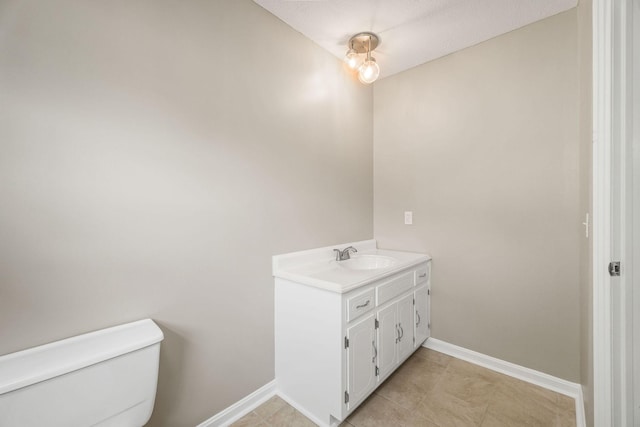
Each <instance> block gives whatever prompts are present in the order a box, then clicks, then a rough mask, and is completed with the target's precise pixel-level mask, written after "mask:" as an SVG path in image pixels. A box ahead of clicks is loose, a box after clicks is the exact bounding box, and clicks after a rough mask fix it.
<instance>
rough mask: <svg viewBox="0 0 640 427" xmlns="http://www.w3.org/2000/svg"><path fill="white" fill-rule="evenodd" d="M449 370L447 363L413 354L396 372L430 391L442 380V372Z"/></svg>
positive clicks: (422, 388) (425, 390) (396, 374)
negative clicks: (443, 363)
mask: <svg viewBox="0 0 640 427" xmlns="http://www.w3.org/2000/svg"><path fill="white" fill-rule="evenodd" d="M446 370H447V366H446V365H442V364H438V363H436V362H434V361H432V360H429V359H423V358H420V357H415V356H412V357H411V358H409V359H408V360H407V361H406V362H405V363H404V364H403V365H402V366H401V367H400V368H398V370H397V371H396V373H395V374H394V375H395V376H399V377H404V378H405V379H406V380H407V381H410V382H411V383H412V384H414V385H415V386H416V387H417V388H418V389H420V390H422V391H423V392H425V393H426V392H428V391H429V390H431V389H433V388H434V387H435V386H436V385H437V384H438V381H440V378H441V377H442V374H444V372H445V371H446Z"/></svg>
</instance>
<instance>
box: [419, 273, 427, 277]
mask: <svg viewBox="0 0 640 427" xmlns="http://www.w3.org/2000/svg"><path fill="white" fill-rule="evenodd" d="M418 277H420V278H422V277H427V273H422V274H420V275H419V276H418Z"/></svg>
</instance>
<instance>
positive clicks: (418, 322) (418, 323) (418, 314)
mask: <svg viewBox="0 0 640 427" xmlns="http://www.w3.org/2000/svg"><path fill="white" fill-rule="evenodd" d="M416 316H417V317H418V321H417V322H416V326H418V325H420V313H418V310H416Z"/></svg>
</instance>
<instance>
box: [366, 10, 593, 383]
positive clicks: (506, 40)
mask: <svg viewBox="0 0 640 427" xmlns="http://www.w3.org/2000/svg"><path fill="white" fill-rule="evenodd" d="M579 83H580V63H579V53H578V32H577V11H576V9H572V10H570V11H567V12H565V13H562V14H559V15H556V16H554V17H551V18H548V19H545V20H543V21H540V22H537V23H534V24H531V25H529V26H527V27H524V28H522V29H519V30H516V31H513V32H511V33H508V34H506V35H503V36H500V37H497V38H495V39H492V40H489V41H487V42H485V43H482V44H479V45H477V46H474V47H471V48H468V49H465V50H463V51H460V52H457V53H454V54H452V55H449V56H447V57H444V58H441V59H438V60H435V61H432V62H430V63H427V64H424V65H422V66H419V67H416V68H413V69H411V70H408V71H405V72H403V73H401V74H398V75H395V76H392V77H389V78H386V79H384V80H381V81H380V82H377V83H376V85H375V87H374V237H375V238H376V239H378V241H379V243H380V246H381V247H385V248H397V249H405V250H414V251H420V252H427V253H429V254H431V255H432V256H433V259H434V261H433V271H434V275H433V291H432V294H433V297H432V298H433V299H432V335H433V336H434V337H435V338H438V339H441V340H444V341H447V342H449V343H452V344H456V345H459V346H462V347H465V348H469V349H472V350H475V351H478V352H480V353H484V354H488V355H491V356H494V357H497V358H499V359H503V360H507V361H510V362H513V363H516V364H519V365H522V366H526V367H529V368H532V369H536V370H539V371H542V372H546V373H549V374H551V375H555V376H558V377H560V378H564V379H567V380H570V381H575V382H580V355H581V347H580V321H581V305H580V298H581V288H580V274H581V268H584V266H582V267H581V264H580V253H581V252H580V250H581V247H582V246H581V245H582V240H581V239H584V237H583V236H584V234H583V233H584V231H583V228H582V226H581V225H580V223H581V222H582V221H583V214H584V211H583V209H584V206H583V205H584V204H581V199H580V197H581V194H583V190H584V185H586V183H585V182H584V176H583V175H581V169H580V166H581V164H580V162H581V157H580V153H581V147H582V144H583V142H581V139H580V132H579V126H580V122H579V119H580V118H579V102H580V96H579V89H580V84H579ZM587 144H588V142H587ZM404 211H413V221H414V225H412V226H406V225H403V212H404Z"/></svg>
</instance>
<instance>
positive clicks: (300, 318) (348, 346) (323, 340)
mask: <svg viewBox="0 0 640 427" xmlns="http://www.w3.org/2000/svg"><path fill="white" fill-rule="evenodd" d="M414 255H417V254H414ZM429 276H430V259H429V258H427V257H426V256H424V255H422V258H418V259H417V260H415V261H413V262H412V263H411V264H410V265H409V266H408V267H406V268H403V269H401V270H398V269H396V271H394V272H392V274H387V275H385V276H384V277H381V278H374V279H373V280H371V281H369V282H367V283H363V284H362V285H360V286H355V287H353V288H352V289H350V290H348V291H346V292H342V293H341V292H337V291H335V290H327V289H323V288H322V287H320V286H312V285H309V284H304V283H297V282H295V281H293V280H290V279H287V278H282V277H278V276H277V275H276V277H275V358H276V361H275V362H276V363H275V368H276V387H277V392H278V394H280V395H281V396H282V397H283V398H284V399H285V400H287V401H288V402H289V403H290V404H292V405H293V406H294V407H296V409H298V410H299V411H300V412H302V413H303V414H305V415H306V416H307V417H309V418H310V419H312V420H313V421H314V422H316V423H317V424H319V425H321V426H333V425H335V426H337V425H339V424H340V422H341V421H344V420H345V419H346V418H347V416H348V415H349V414H350V413H351V412H352V411H353V410H354V409H355V408H356V407H357V406H358V405H359V404H360V403H362V401H364V400H365V399H366V398H367V397H368V396H369V395H370V394H371V393H372V392H373V391H374V390H375V389H376V387H378V385H380V383H381V382H382V381H384V380H385V379H386V378H387V377H388V376H389V375H390V374H391V373H392V372H393V371H394V370H395V369H396V368H397V367H398V366H400V364H401V363H402V362H404V361H405V360H406V359H407V357H409V356H410V355H411V354H412V353H413V351H415V349H417V347H419V346H420V345H421V344H422V343H423V342H424V341H425V340H426V339H427V338H428V336H429V298H430V280H429Z"/></svg>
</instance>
